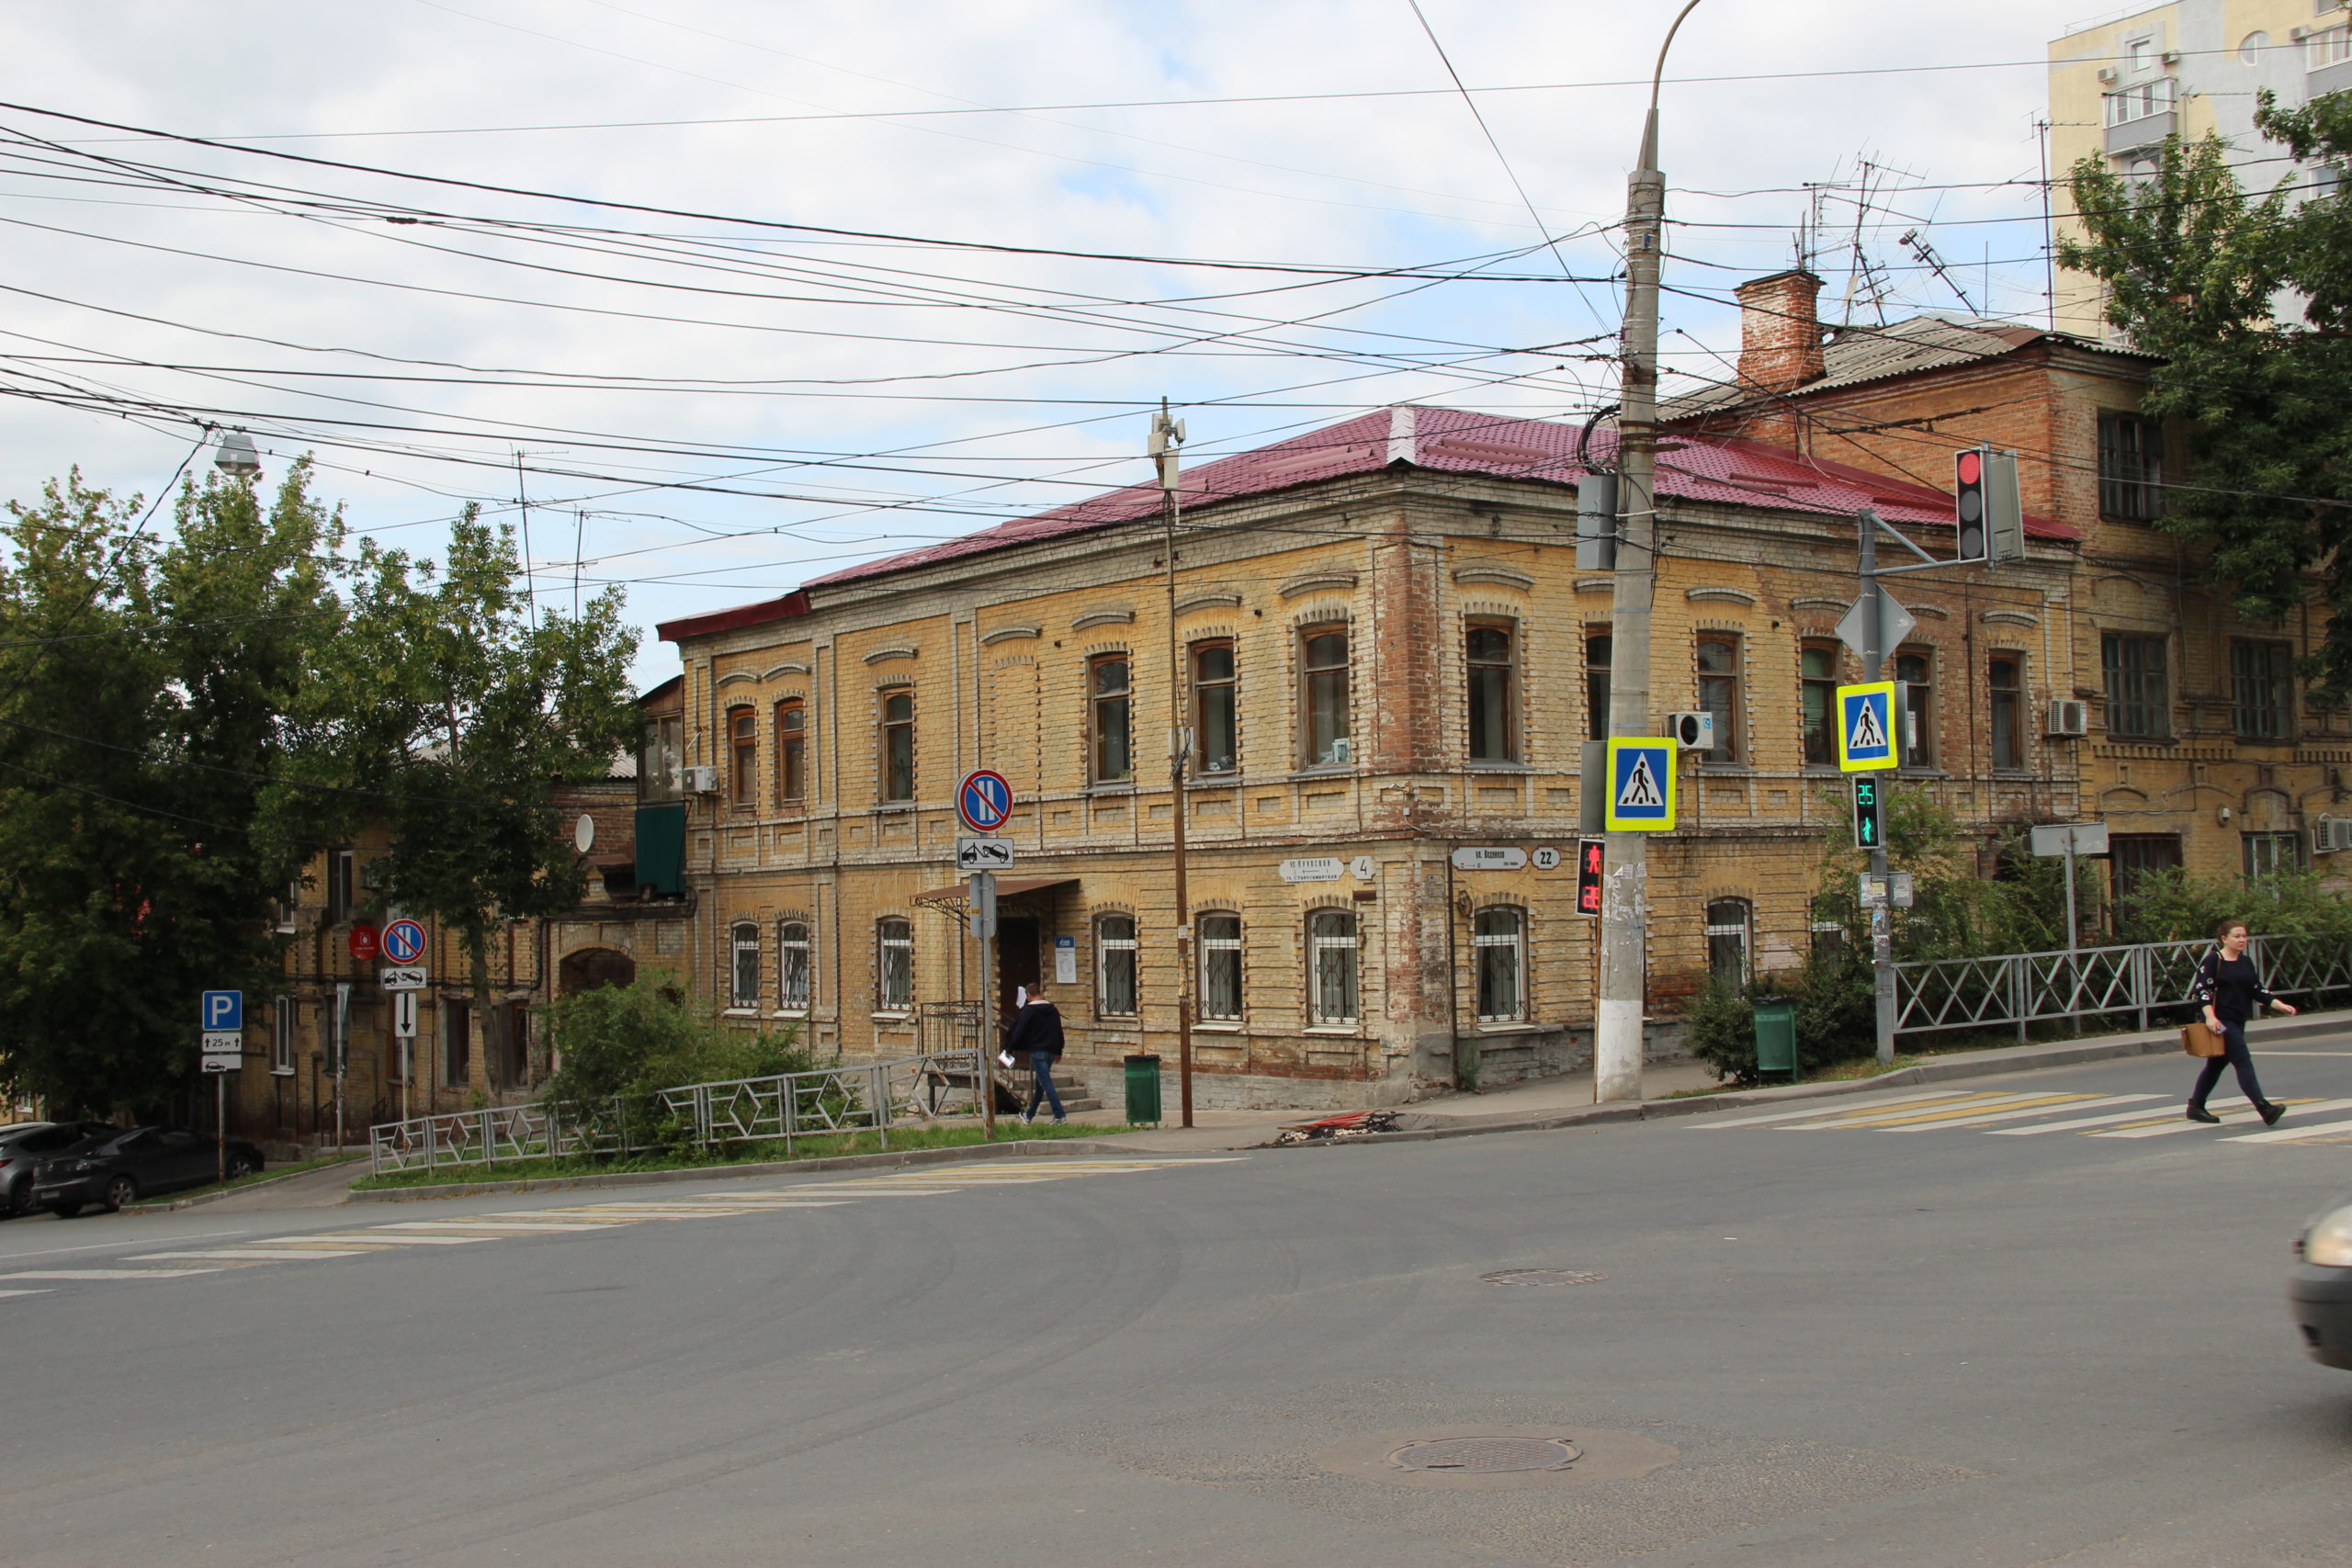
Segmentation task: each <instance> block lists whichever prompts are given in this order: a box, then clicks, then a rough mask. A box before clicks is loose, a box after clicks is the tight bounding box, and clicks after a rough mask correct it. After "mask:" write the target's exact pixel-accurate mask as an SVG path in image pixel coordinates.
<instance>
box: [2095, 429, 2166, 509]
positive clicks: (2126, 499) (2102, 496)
mask: <svg viewBox="0 0 2352 1568" xmlns="http://www.w3.org/2000/svg"><path fill="white" fill-rule="evenodd" d="M2164 481H2165V434H2164V426H2162V425H2160V424H2158V423H2156V422H2155V421H2154V420H2153V419H2143V418H2142V417H2141V416H2140V415H2138V414H2136V413H2102V414H2100V415H2099V416H2098V512H2099V515H2100V516H2102V517H2110V518H2113V519H2115V520H2117V521H2118V522H2122V523H2153V522H2154V521H2155V520H2156V519H2157V518H2159V517H2162V516H2163V515H2164V514H2165V488H2164Z"/></svg>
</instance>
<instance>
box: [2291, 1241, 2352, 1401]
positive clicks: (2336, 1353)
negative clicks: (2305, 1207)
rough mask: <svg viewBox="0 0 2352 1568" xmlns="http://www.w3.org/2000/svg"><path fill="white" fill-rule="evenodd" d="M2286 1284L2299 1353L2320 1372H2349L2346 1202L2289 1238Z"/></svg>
mask: <svg viewBox="0 0 2352 1568" xmlns="http://www.w3.org/2000/svg"><path fill="white" fill-rule="evenodd" d="M2295 1258H2296V1263H2295V1271H2294V1274H2293V1275H2292V1277H2291V1278H2290V1279H2289V1280H2288V1282H2287V1299H2288V1300H2289V1301H2290V1302H2291V1303H2294V1311H2295V1322H2296V1325H2298V1326H2299V1327H2301V1329H2302V1331H2303V1348H2305V1349H2306V1350H2309V1351H2310V1352H2311V1353H2312V1360H2314V1361H2317V1362H2319V1363H2320V1364H2321V1365H2322V1366H2325V1367H2342V1368H2344V1369H2345V1370H2346V1371H2352V1203H2345V1204H2342V1205H2339V1206H2338V1207H2336V1208H2334V1209H2331V1210H2329V1211H2328V1212H2327V1213H2324V1214H2322V1215H2321V1216H2320V1217H2319V1218H2317V1219H2315V1220H2313V1221H2312V1223H2311V1224H2308V1225H2306V1226H2304V1227H2303V1234H2302V1235H2299V1236H2297V1237H2296V1238H2295Z"/></svg>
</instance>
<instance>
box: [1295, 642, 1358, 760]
mask: <svg viewBox="0 0 2352 1568" xmlns="http://www.w3.org/2000/svg"><path fill="white" fill-rule="evenodd" d="M1299 651H1300V671H1301V674H1302V676H1303V685H1304V691H1303V694H1302V697H1303V700H1302V702H1301V704H1300V710H1301V712H1302V713H1303V714H1304V716H1305V719H1306V722H1305V725H1304V726H1303V728H1304V732H1305V736H1304V738H1305V740H1306V748H1305V750H1306V755H1305V757H1304V758H1303V761H1304V762H1305V764H1306V766H1307V767H1310V768H1321V767H1332V766H1338V765H1341V764H1344V763H1346V762H1348V761H1351V760H1352V758H1351V755H1350V750H1349V744H1348V741H1349V737H1348V634H1347V631H1346V629H1345V628H1344V627H1341V628H1337V629H1332V628H1324V629H1318V630H1310V631H1307V632H1305V633H1302V634H1301V636H1300V638H1299Z"/></svg>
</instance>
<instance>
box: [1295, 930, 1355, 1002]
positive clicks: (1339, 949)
mask: <svg viewBox="0 0 2352 1568" xmlns="http://www.w3.org/2000/svg"><path fill="white" fill-rule="evenodd" d="M1306 946H1307V980H1306V1021H1307V1022H1309V1023H1311V1024H1317V1025H1341V1024H1351V1023H1353V1022H1355V1021H1356V1018H1357V1016H1358V1008H1359V1006H1360V1002H1359V998H1358V996H1357V985H1356V918H1355V916H1354V915H1352V914H1351V913H1349V912H1348V911H1347V910H1345V909H1317V910H1316V911H1315V912H1314V913H1313V914H1311V915H1309V916H1307V917H1306Z"/></svg>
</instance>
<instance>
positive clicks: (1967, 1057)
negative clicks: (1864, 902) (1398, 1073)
mask: <svg viewBox="0 0 2352 1568" xmlns="http://www.w3.org/2000/svg"><path fill="white" fill-rule="evenodd" d="M2347 1032H2352V1010H2343V1011H2336V1012H2323V1013H2306V1014H2303V1015H2302V1016H2301V1017H2298V1018H2291V1019H2272V1020H2269V1021H2263V1022H2258V1023H2256V1024H2253V1025H2251V1026H2250V1027H2249V1028H2248V1030H2247V1041H2246V1043H2248V1045H2250V1046H2252V1047H2253V1048H2255V1049H2256V1050H2259V1049H2260V1048H2261V1047H2262V1045H2263V1043H2265V1042H2281V1041H2293V1040H2304V1039H2312V1038H2316V1037H2319V1036H2324V1035H2330V1034H2341V1033H2347ZM2179 1049H2180V1031H2179V1030H2177V1029H2170V1028H2167V1029H2152V1030H2149V1031H2147V1032H2144V1033H2140V1032H2134V1033H2130V1034H2093V1035H2086V1036H2085V1037H2084V1038H2083V1039H2080V1040H2053V1041H2046V1042H2043V1043H2039V1044H2033V1045H2005V1046H1999V1047H1996V1048H1993V1049H1989V1050H1983V1051H1953V1052H1950V1053H1948V1054H1945V1055H1936V1056H1929V1057H1927V1058H1924V1059H1923V1060H1920V1061H1918V1062H1917V1063H1915V1064H1913V1065H1912V1066H1906V1067H1898V1068H1896V1069H1895V1070H1894V1071H1893V1072H1889V1073H1882V1074H1880V1075H1879V1076H1877V1077H1867V1078H1839V1079H1835V1080H1825V1081H1822V1082H1816V1083H1796V1084H1779V1085H1775V1086H1773V1087H1771V1088H1769V1089H1736V1090H1726V1091H1724V1092H1723V1093H1720V1094H1698V1095H1691V1094H1688V1093H1687V1091H1689V1090H1691V1089H1712V1088H1713V1087H1715V1084H1716V1079H1715V1077H1714V1076H1713V1073H1712V1072H1711V1071H1710V1070H1709V1069H1708V1068H1707V1066H1705V1065H1704V1064H1703V1063H1700V1062H1691V1061H1684V1062H1668V1063H1665V1064H1662V1065H1657V1066H1650V1067H1648V1068H1645V1070H1644V1072H1643V1074H1642V1089H1643V1093H1644V1098H1643V1099H1641V1100H1616V1101H1612V1102H1611V1103H1609V1104H1607V1105H1597V1104H1595V1103H1594V1102H1593V1098H1592V1075H1591V1074H1590V1073H1589V1072H1588V1073H1579V1074H1577V1075H1574V1076H1572V1077H1558V1078H1542V1079H1538V1080H1536V1081H1535V1082H1532V1083H1524V1084H1513V1085H1512V1086H1511V1087H1510V1088H1509V1089H1496V1090H1494V1091H1492V1092H1491V1093H1487V1094H1449V1095H1441V1096H1438V1097H1435V1098H1433V1099H1430V1100H1415V1101H1413V1102H1412V1103H1411V1104H1408V1105H1402V1106H1397V1107H1394V1108H1393V1109H1395V1110H1396V1111H1397V1112H1398V1113H1399V1124H1398V1127H1397V1131H1395V1132H1390V1133H1367V1134H1358V1135H1356V1136H1351V1137H1349V1138H1345V1139H1340V1140H1331V1141H1323V1142H1317V1143H1310V1144H1298V1145H1289V1146H1292V1147H1297V1148H1329V1147H1331V1146H1332V1145H1333V1143H1335V1142H1337V1143H1347V1144H1374V1143H1393V1142H1399V1141H1404V1140H1408V1139H1417V1138H1447V1137H1461V1136H1464V1135H1466V1134H1473V1133H1517V1132H1533V1131H1539V1130H1541V1129H1544V1128H1549V1127H1566V1126H1573V1125H1575V1124H1576V1123H1577V1122H1627V1121H1645V1120H1648V1119H1651V1118H1654V1117H1660V1116H1687V1115H1695V1114H1701V1113H1703V1112H1706V1111H1729V1110H1732V1109H1734V1108H1736V1107H1739V1106H1754V1105H1771V1104H1773V1103H1775V1102H1777V1101H1780V1100H1811V1099H1815V1098H1818V1097H1821V1096H1827V1095H1839V1094H1860V1093H1863V1092H1866V1091H1868V1090H1871V1089H1910V1088H1916V1087H1917V1086H1918V1085H1921V1084H1932V1083H1945V1082H1949V1081H1951V1080H1952V1079H1954V1078H1971V1077H1989V1076H1991V1075H1993V1074H1996V1073H2015V1072H2028V1071H2031V1070H2033V1069H2036V1068H2041V1067H2071V1066H2080V1065H2081V1064H2083V1063H2086V1062H2098V1061H2107V1060H2110V1059H2113V1058H2116V1057H2120V1056H2143V1055H2159V1054H2162V1053H2164V1052H2167V1051H2177V1050H2179ZM1161 1093H1162V1100H1163V1104H1164V1106H1165V1107H1167V1108H1170V1109H1172V1107H1173V1104H1174V1101H1175V1086H1174V1085H1173V1084H1168V1085H1165V1086H1163V1089H1162V1091H1161ZM1676 1094H1685V1095H1686V1098H1683V1099H1679V1100H1678V1099H1671V1098H1668V1097H1670V1096H1673V1095H1676ZM1321 1114H1326V1113H1324V1112H1318V1111H1199V1112H1196V1113H1195V1114H1194V1116H1193V1123H1194V1124H1193V1126H1192V1127H1191V1128H1189V1129H1187V1128H1182V1127H1177V1126H1174V1125H1163V1126H1161V1127H1159V1128H1156V1129H1154V1130H1152V1131H1149V1132H1140V1133H1130V1134H1125V1135H1124V1136H1122V1137H1120V1138H1119V1139H1118V1140H1117V1146H1118V1147H1120V1148H1122V1149H1132V1150H1135V1151H1136V1152H1138V1153H1146V1152H1148V1153H1155V1154H1204V1153H1207V1152H1209V1151H1212V1150H1218V1149H1238V1148H1255V1147H1261V1146H1263V1145H1267V1144H1269V1143H1271V1142H1272V1139H1273V1137H1274V1134H1276V1133H1277V1132H1278V1131H1280V1130H1281V1129H1282V1128H1283V1127H1285V1126H1288V1125H1290V1124H1291V1123H1293V1122H1307V1121H1312V1120H1314V1119H1315V1118H1316V1117H1317V1116H1318V1115H1321ZM1071 1120H1072V1121H1073V1122H1095V1123H1099V1124H1103V1125H1106V1126H1116V1125H1118V1124H1119V1113H1118V1112H1117V1111H1088V1112H1085V1113H1083V1114H1081V1115H1079V1116H1074V1117H1072V1118H1071Z"/></svg>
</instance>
